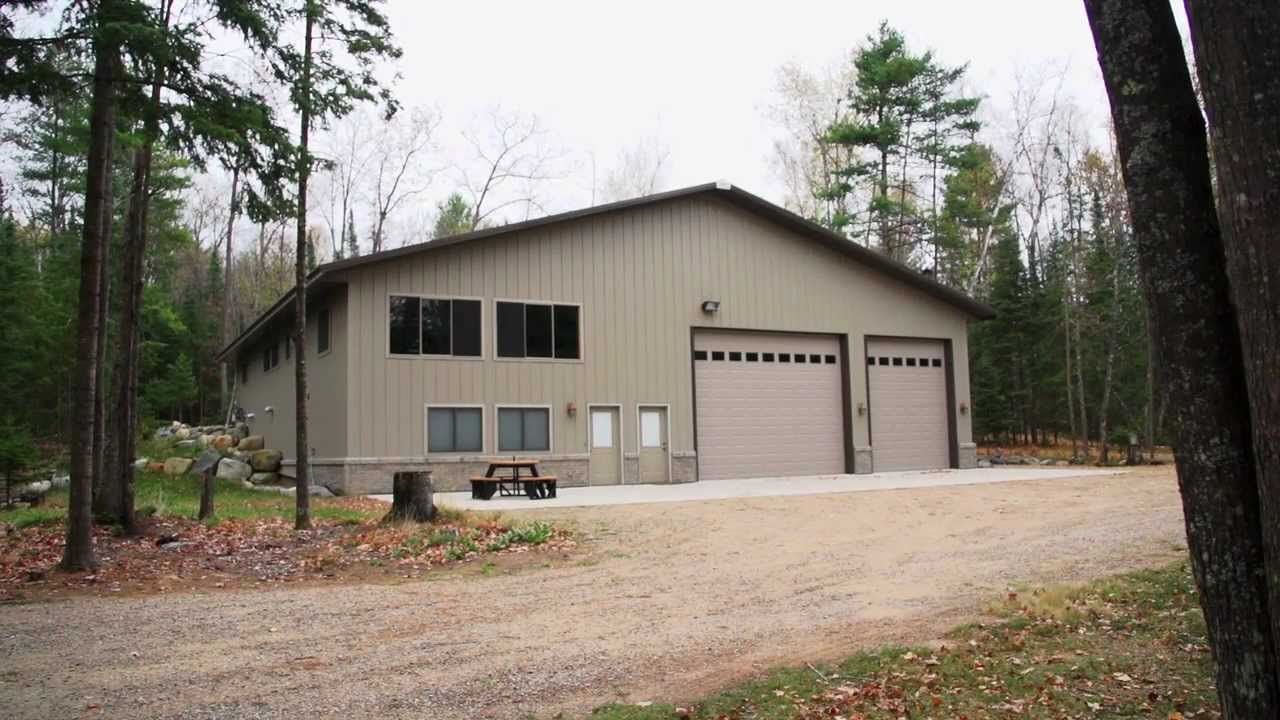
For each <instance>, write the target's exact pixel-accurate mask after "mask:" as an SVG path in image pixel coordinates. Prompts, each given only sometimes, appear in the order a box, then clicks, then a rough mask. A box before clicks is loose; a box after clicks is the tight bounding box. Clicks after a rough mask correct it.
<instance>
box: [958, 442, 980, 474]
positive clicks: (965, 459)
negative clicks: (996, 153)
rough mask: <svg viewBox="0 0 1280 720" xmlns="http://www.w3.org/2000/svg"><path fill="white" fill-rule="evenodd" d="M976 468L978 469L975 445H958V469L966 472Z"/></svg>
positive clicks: (976, 446)
mask: <svg viewBox="0 0 1280 720" xmlns="http://www.w3.org/2000/svg"><path fill="white" fill-rule="evenodd" d="M976 467H978V445H977V443H960V469H961V470H968V469H969V468H976Z"/></svg>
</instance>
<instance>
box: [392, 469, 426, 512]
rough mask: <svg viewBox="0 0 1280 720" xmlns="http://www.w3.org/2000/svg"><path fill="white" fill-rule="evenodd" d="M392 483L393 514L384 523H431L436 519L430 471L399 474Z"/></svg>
mask: <svg viewBox="0 0 1280 720" xmlns="http://www.w3.org/2000/svg"><path fill="white" fill-rule="evenodd" d="M391 483H392V484H391V493H392V494H391V512H389V513H387V516H386V517H384V518H383V519H382V521H383V522H397V521H405V520H407V521H411V522H431V521H432V520H434V519H435V516H436V506H435V503H434V502H432V495H433V493H434V490H433V488H432V486H431V471H430V470H422V471H412V472H398V473H396V474H395V475H394V476H393V477H392V481H391Z"/></svg>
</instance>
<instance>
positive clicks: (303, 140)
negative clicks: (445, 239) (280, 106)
mask: <svg viewBox="0 0 1280 720" xmlns="http://www.w3.org/2000/svg"><path fill="white" fill-rule="evenodd" d="M312 2H314V0H307V7H306V12H307V18H306V27H305V30H304V32H305V33H306V37H305V40H304V45H303V56H302V92H301V94H302V98H303V100H302V108H301V113H300V114H301V116H302V118H301V130H300V132H299V142H298V150H299V156H298V237H297V257H296V258H295V265H294V270H295V281H294V292H295V294H296V297H295V298H294V300H295V303H294V320H293V353H294V365H293V368H294V383H293V384H294V399H295V403H296V404H295V408H296V413H297V415H296V428H297V449H296V453H297V465H296V476H297V478H296V485H297V487H296V490H295V492H294V496H295V497H296V501H297V504H296V506H295V510H294V523H293V525H294V528H296V529H298V530H306V529H308V528H310V527H311V447H310V445H309V443H308V442H307V361H306V357H307V355H306V351H307V343H306V338H307V180H308V179H309V178H310V176H311V156H310V155H309V154H308V153H309V150H308V148H307V145H308V139H309V136H310V133H311V103H312V97H311V62H312V59H311V43H312V34H313V32H314V30H315V13H316V10H315V8H314V7H313V6H312Z"/></svg>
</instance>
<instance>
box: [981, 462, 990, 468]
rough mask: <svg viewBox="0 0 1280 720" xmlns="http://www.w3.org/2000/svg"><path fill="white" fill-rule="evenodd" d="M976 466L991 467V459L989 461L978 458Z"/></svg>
mask: <svg viewBox="0 0 1280 720" xmlns="http://www.w3.org/2000/svg"><path fill="white" fill-rule="evenodd" d="M978 467H980V468H989V467H991V461H990V460H979V461H978Z"/></svg>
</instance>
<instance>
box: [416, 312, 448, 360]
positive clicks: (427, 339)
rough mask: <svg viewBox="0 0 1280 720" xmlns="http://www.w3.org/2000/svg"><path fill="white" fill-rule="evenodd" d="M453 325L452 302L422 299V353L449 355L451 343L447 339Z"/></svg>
mask: <svg viewBox="0 0 1280 720" xmlns="http://www.w3.org/2000/svg"><path fill="white" fill-rule="evenodd" d="M452 327H453V303H451V302H449V301H448V300H433V299H424V300H423V301H422V353H423V354H424V355H449V354H450V353H452V352H453V345H452V343H451V342H450V341H449V336H450V330H451V328H452Z"/></svg>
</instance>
